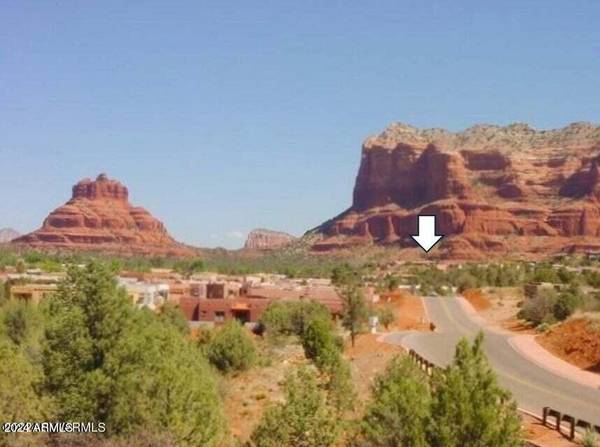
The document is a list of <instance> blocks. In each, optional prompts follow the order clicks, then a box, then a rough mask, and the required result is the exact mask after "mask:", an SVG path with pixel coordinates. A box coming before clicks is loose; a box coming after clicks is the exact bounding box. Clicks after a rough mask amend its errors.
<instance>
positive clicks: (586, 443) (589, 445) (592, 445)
mask: <svg viewBox="0 0 600 447" xmlns="http://www.w3.org/2000/svg"><path fill="white" fill-rule="evenodd" d="M581 444H582V445H583V447H598V445H600V440H599V439H598V435H597V434H596V432H595V431H593V430H589V429H588V430H586V431H585V434H584V435H583V439H582V441H581Z"/></svg>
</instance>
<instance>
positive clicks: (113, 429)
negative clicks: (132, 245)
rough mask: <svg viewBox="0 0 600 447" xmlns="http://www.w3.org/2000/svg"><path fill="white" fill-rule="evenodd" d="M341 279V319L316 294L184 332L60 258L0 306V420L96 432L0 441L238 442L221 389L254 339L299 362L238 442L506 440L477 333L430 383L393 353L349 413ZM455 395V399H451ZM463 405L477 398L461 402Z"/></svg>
mask: <svg viewBox="0 0 600 447" xmlns="http://www.w3.org/2000/svg"><path fill="white" fill-rule="evenodd" d="M352 277H354V275H350V278H352ZM340 284H342V285H343V287H345V288H346V292H345V293H347V295H348V296H349V297H350V298H349V299H348V303H347V304H346V305H345V308H344V313H343V314H344V316H345V317H343V318H342V320H341V321H340V322H337V323H336V322H335V321H334V320H333V319H332V317H331V315H330V314H329V311H328V310H327V308H325V307H323V306H322V305H320V304H317V303H313V302H310V301H306V302H280V303H275V304H273V305H271V306H270V307H269V308H268V309H267V311H266V312H265V313H264V314H263V316H262V319H261V328H262V331H263V336H262V337H259V338H258V339H257V336H255V335H252V334H251V333H250V331H248V330H247V329H246V328H245V327H243V326H241V325H240V324H239V323H237V322H235V321H233V322H229V323H227V324H225V325H223V326H221V327H219V328H216V329H211V330H204V331H201V332H197V331H196V332H195V333H194V334H192V333H190V331H189V329H188V328H187V327H186V326H185V324H183V321H182V318H181V315H180V313H179V310H178V309H177V308H176V307H173V306H166V307H165V308H163V309H162V310H161V311H160V312H157V313H154V312H150V311H148V310H144V309H138V308H136V307H134V306H133V304H132V303H131V301H130V300H129V299H128V298H127V297H126V296H125V293H124V291H123V290H122V289H120V288H119V287H117V283H116V280H115V278H114V270H113V267H112V266H111V265H110V264H107V263H101V262H97V261H95V262H91V263H89V264H87V265H85V266H78V267H70V268H69V269H68V271H67V275H66V277H65V279H64V281H63V282H62V283H61V285H60V288H59V291H58V293H56V294H55V295H53V296H52V297H49V298H48V299H47V300H45V301H43V302H42V303H41V304H40V305H37V306H36V305H31V304H26V303H20V302H14V301H10V300H4V301H3V302H2V304H1V305H0V373H1V374H0V419H2V420H5V421H6V420H8V421H15V420H34V421H35V420H81V421H94V422H96V423H100V422H102V423H104V424H106V431H105V432H104V433H101V434H96V435H93V436H92V435H89V436H88V435H85V436H81V437H77V436H76V435H65V434H63V435H42V434H37V435H33V434H29V435H28V434H20V435H9V434H2V438H0V443H1V444H4V445H12V444H14V443H15V442H33V443H34V444H36V443H37V444H38V445H44V444H49V443H53V445H58V446H60V445H74V444H73V443H75V442H76V440H79V441H78V442H84V443H85V445H92V446H93V445H97V446H116V445H134V446H135V445H165V446H166V445H178V446H179V445H181V446H186V445H189V446H196V445H207V446H210V445H215V446H227V445H236V442H238V441H236V440H235V439H236V438H235V436H233V435H232V433H231V432H230V430H229V428H228V420H227V418H226V416H225V411H224V405H225V401H224V399H226V393H224V391H223V386H226V385H224V384H225V383H228V381H229V380H233V379H234V378H235V377H236V375H239V374H242V375H243V374H246V373H247V372H249V371H251V370H254V369H258V370H259V369H261V368H263V367H265V365H268V364H269V360H268V359H266V358H265V356H267V355H268V352H269V349H270V348H269V349H266V348H265V346H266V347H268V346H274V347H277V346H281V345H289V344H294V343H297V344H299V345H300V346H301V348H302V352H303V353H304V358H305V360H304V361H303V362H302V363H301V364H298V365H297V366H290V367H289V368H288V371H287V373H286V375H285V379H284V380H283V382H282V384H281V386H282V388H281V389H282V394H281V398H280V399H274V400H268V401H267V400H265V401H263V404H261V405H264V407H265V410H264V412H263V413H262V415H261V416H260V418H259V419H258V420H257V421H256V424H255V425H254V427H253V429H252V431H251V433H250V434H249V436H248V437H247V439H243V441H244V442H246V443H247V445H248V446H257V447H258V446H272V445H305V446H334V445H373V446H376V445H390V442H395V443H396V444H392V445H465V444H468V442H467V440H473V439H475V440H477V442H479V444H468V445H492V446H493V445H498V446H500V445H502V446H505V445H507V446H508V445H517V444H516V443H518V442H519V441H518V440H519V429H518V427H519V423H518V419H517V417H516V413H515V410H514V403H513V402H512V400H511V398H510V396H509V395H508V394H507V393H506V392H505V391H504V390H502V389H501V388H500V387H499V386H498V385H497V383H496V381H495V377H494V374H493V372H492V371H491V369H490V368H489V365H488V364H487V362H486V360H485V357H484V355H483V353H482V351H481V340H480V339H478V341H476V342H475V344H473V345H470V344H468V343H467V342H462V343H461V344H460V345H459V347H458V348H457V352H456V360H455V362H454V363H453V364H452V365H451V366H449V367H448V368H447V369H446V370H444V371H443V372H440V373H439V374H438V375H437V376H435V377H434V379H433V381H432V382H429V380H428V378H427V377H425V376H423V375H422V374H421V373H420V372H419V371H417V370H415V368H414V367H413V366H412V365H411V364H409V363H407V361H406V360H404V359H402V358H397V359H396V360H394V361H393V362H392V363H391V364H390V365H389V368H388V370H387V371H386V372H385V373H384V374H383V375H382V376H380V377H379V378H378V379H377V381H376V383H375V384H374V385H373V393H372V398H371V400H370V401H369V403H368V404H367V405H366V409H365V408H363V407H361V408H357V407H356V405H355V403H356V399H355V391H354V386H353V383H352V378H351V376H350V368H349V364H348V361H347V360H346V359H345V358H344V355H343V349H344V345H345V338H346V337H347V336H348V334H351V333H352V331H353V330H355V329H356V333H358V332H359V329H358V328H359V327H361V325H363V324H364V319H365V316H366V313H365V305H364V298H363V297H362V296H361V295H360V294H357V293H356V290H357V289H356V288H355V287H354V285H355V282H354V280H352V279H351V280H343V281H342V282H341V283H340ZM355 335H356V334H355ZM273 349H275V348H273ZM241 377H244V376H241ZM257 398H258V397H257ZM261 399H262V398H261ZM457 399H461V400H460V402H464V405H459V406H456V405H450V402H457ZM473 400H477V401H478V402H481V405H478V406H477V408H473V407H472V406H470V405H468V403H469V402H472V401H473ZM363 410H364V411H363ZM465 412H467V413H468V414H467V413H465ZM457 424H458V425H457ZM501 440H502V441H501Z"/></svg>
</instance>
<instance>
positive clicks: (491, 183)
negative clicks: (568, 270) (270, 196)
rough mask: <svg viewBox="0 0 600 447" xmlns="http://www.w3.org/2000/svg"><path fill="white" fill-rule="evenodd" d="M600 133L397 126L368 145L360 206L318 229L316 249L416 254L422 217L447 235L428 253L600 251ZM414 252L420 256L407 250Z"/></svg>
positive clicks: (357, 197)
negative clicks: (375, 247) (369, 248)
mask: <svg viewBox="0 0 600 447" xmlns="http://www.w3.org/2000/svg"><path fill="white" fill-rule="evenodd" d="M599 162H600V126H595V125H592V124H589V123H573V124H571V125H569V126H567V127H565V128H563V129H557V130H546V131H536V130H535V129H532V128H531V127H529V126H528V125H526V124H511V125H509V126H506V127H500V126H493V125H476V126H474V127H471V128H469V129H467V130H465V131H464V132H458V133H453V132H449V131H446V130H442V129H426V130H419V129H417V128H415V127H412V126H408V125H405V124H400V123H395V124H392V125H390V126H389V127H388V128H387V129H386V130H385V131H384V132H383V133H381V134H380V135H378V136H375V137H370V138H368V139H367V140H366V141H365V142H364V144H363V148H362V158H361V163H360V168H359V172H358V176H357V178H356V183H355V186H354V198H353V203H352V206H351V207H350V208H349V209H348V210H346V211H345V212H343V213H342V214H340V215H339V216H337V217H335V218H333V219H331V220H329V221H327V222H325V223H324V224H322V225H321V226H319V227H317V228H316V229H314V230H312V231H311V232H309V233H311V234H314V235H319V236H320V238H319V239H318V241H317V242H316V243H314V245H313V249H314V250H316V251H328V250H332V249H340V248H350V247H354V246H356V245H362V244H371V243H375V244H384V245H394V246H398V247H402V248H414V253H418V252H419V250H418V249H416V248H415V247H416V245H415V243H414V242H413V241H412V240H411V239H410V237H409V235H411V234H416V232H417V228H416V227H417V216H418V215H419V214H433V215H435V216H437V219H436V220H437V233H438V234H442V235H446V237H445V238H444V239H443V240H442V242H441V243H440V244H438V246H437V247H436V248H434V249H433V250H432V251H431V252H430V254H429V256H433V257H445V258H456V259H459V258H464V259H473V258H487V257H489V256H490V255H491V256H494V255H501V256H510V257H518V256H523V255H530V256H531V257H532V258H533V257H536V256H537V257H541V256H547V255H550V254H560V253H571V252H590V251H600V174H599V169H598V163H599ZM405 252H412V250H405Z"/></svg>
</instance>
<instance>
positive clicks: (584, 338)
mask: <svg viewBox="0 0 600 447" xmlns="http://www.w3.org/2000/svg"><path fill="white" fill-rule="evenodd" d="M536 341H537V342H538V343H539V344H540V345H542V346H543V347H544V348H546V349H547V350H548V351H550V352H552V353H553V354H554V355H556V356H558V357H560V358H561V359H563V360H565V361H567V362H569V363H571V364H573V365H575V366H578V367H580V368H582V369H587V370H588V371H593V372H597V373H600V321H597V322H595V321H590V320H588V319H586V318H581V317H579V318H572V319H570V320H568V321H566V322H564V323H561V324H558V325H556V326H554V327H552V328H550V329H549V330H548V331H547V332H545V333H543V334H541V335H538V336H537V337H536Z"/></svg>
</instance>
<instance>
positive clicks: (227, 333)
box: [206, 320, 256, 373]
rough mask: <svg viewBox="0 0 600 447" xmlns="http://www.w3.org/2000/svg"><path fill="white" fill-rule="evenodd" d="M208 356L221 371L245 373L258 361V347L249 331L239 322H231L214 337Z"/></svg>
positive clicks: (208, 349) (209, 345) (209, 346)
mask: <svg viewBox="0 0 600 447" xmlns="http://www.w3.org/2000/svg"><path fill="white" fill-rule="evenodd" d="M206 355H207V357H208V360H209V361H210V362H211V363H212V364H213V365H214V366H215V367H216V368H217V369H219V371H222V372H225V373H227V372H231V371H244V370H247V369H248V368H250V367H251V366H252V365H253V364H254V362H255V361H256V347H255V346H254V341H253V340H252V338H251V337H250V335H249V334H248V331H247V330H246V329H245V328H244V327H243V326H242V325H241V324H240V323H239V322H238V321H237V320H230V321H228V322H227V323H225V325H224V326H223V327H222V328H221V329H220V330H218V331H217V333H216V334H215V335H214V337H213V339H212V340H211V341H210V343H209V344H208V346H207V349H206Z"/></svg>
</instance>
